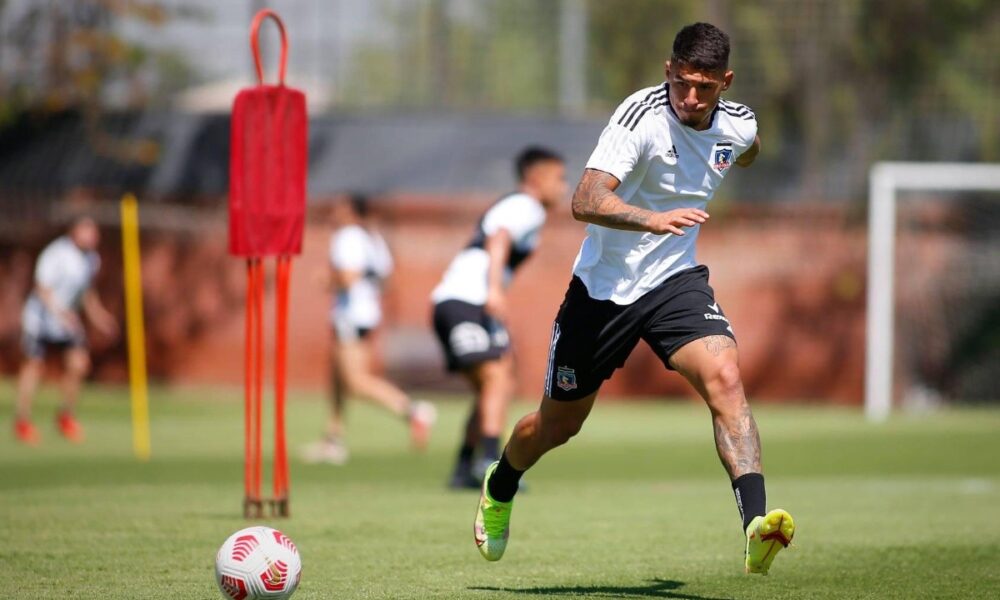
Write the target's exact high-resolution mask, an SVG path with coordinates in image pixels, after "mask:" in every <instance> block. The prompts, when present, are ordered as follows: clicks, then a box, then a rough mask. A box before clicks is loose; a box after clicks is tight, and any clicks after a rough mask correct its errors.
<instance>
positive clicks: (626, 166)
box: [475, 23, 795, 573]
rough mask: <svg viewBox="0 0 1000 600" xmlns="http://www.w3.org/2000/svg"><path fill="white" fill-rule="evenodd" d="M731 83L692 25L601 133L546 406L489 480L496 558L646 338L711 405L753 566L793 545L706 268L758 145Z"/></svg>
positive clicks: (577, 200) (583, 188)
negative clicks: (661, 76)
mask: <svg viewBox="0 0 1000 600" xmlns="http://www.w3.org/2000/svg"><path fill="white" fill-rule="evenodd" d="M732 81H733V72H732V71H730V70H729V37H728V36H727V35H726V34H725V33H723V32H722V31H720V30H719V29H718V28H716V27H715V26H713V25H710V24H707V23H696V24H693V25H689V26H687V27H684V28H683V29H681V31H680V32H679V33H678V34H677V36H676V37H675V39H674V44H673V54H672V56H671V58H670V60H669V61H667V63H666V82H664V83H663V84H660V85H657V86H655V87H652V88H647V89H644V90H640V91H638V92H636V93H634V94H632V95H631V96H629V97H628V98H627V99H626V100H625V101H624V102H623V103H622V104H621V105H620V106H619V107H618V110H616V111H615V113H614V115H613V116H612V117H611V120H610V122H609V123H608V126H607V127H606V128H605V129H604V131H603V133H602V134H601V137H600V140H598V142H597V148H596V149H595V150H594V152H593V154H592V155H591V157H590V160H589V161H588V162H587V168H586V170H585V171H584V174H583V177H582V179H581V180H580V184H579V185H578V187H577V189H576V193H575V194H574V196H573V216H574V217H576V219H577V220H580V221H584V222H587V223H589V224H590V225H588V227H587V237H586V239H585V240H584V242H583V245H582V246H581V248H580V252H579V254H578V255H577V258H576V264H575V265H574V267H573V277H572V281H571V282H570V285H569V290H568V291H567V292H566V298H565V300H564V301H563V304H562V306H561V307H560V308H559V312H558V314H557V315H556V320H555V323H554V324H553V328H552V340H551V344H550V348H549V363H548V370H547V376H546V380H545V392H544V397H543V399H542V404H541V407H540V408H539V409H538V411H536V412H533V413H531V414H529V415H528V416H526V417H524V418H523V419H521V421H520V422H518V424H517V426H516V427H515V428H514V432H513V434H512V435H511V438H510V441H509V442H508V444H507V447H506V448H505V449H504V453H503V456H502V457H501V458H500V460H499V461H498V462H497V463H496V464H495V465H491V466H490V468H489V470H488V471H487V476H486V481H485V483H484V485H483V491H482V496H481V498H480V503H479V511H478V513H477V516H476V523H475V538H476V544H477V546H478V547H479V551H480V553H482V555H483V556H484V557H485V558H486V559H487V560H499V559H500V557H501V556H503V553H504V550H505V549H506V546H507V538H508V535H509V531H510V530H509V522H510V511H511V505H512V502H513V499H514V495H515V493H516V492H517V488H518V481H519V480H520V478H521V475H522V474H523V473H524V472H525V471H526V470H527V469H529V468H531V466H532V465H534V464H535V462H536V461H538V459H539V458H541V457H542V455H544V454H545V453H546V452H548V451H549V450H551V449H553V448H555V447H557V446H559V445H562V444H564V443H566V442H567V441H568V440H569V439H570V438H571V437H572V436H574V435H575V434H576V433H577V432H578V431H579V430H580V428H581V427H582V426H583V422H584V420H586V418H587V415H588V414H589V413H590V409H591V408H592V407H593V404H594V400H595V399H596V398H597V393H598V391H599V390H600V388H601V384H602V383H603V382H604V381H605V380H606V379H607V378H608V377H610V376H611V374H612V373H613V372H614V371H615V369H617V368H619V367H621V366H622V365H623V364H624V363H625V360H626V359H627V358H628V355H629V354H630V353H631V351H632V349H633V348H634V347H635V346H636V344H638V343H639V340H640V339H642V340H644V341H645V342H646V343H647V344H649V345H650V347H652V349H653V351H654V352H656V354H657V355H658V356H659V358H660V360H662V361H663V366H664V367H665V368H667V369H672V370H676V371H678V372H679V373H680V374H681V375H683V376H684V377H685V378H686V379H687V380H688V381H689V382H690V383H691V385H692V386H693V387H694V389H695V390H697V391H698V393H699V394H700V395H701V396H702V398H704V400H705V402H706V404H707V405H708V408H709V410H710V412H711V416H712V423H713V427H714V431H715V445H716V449H717V450H718V454H719V458H720V459H721V460H722V463H723V466H724V467H725V468H726V471H727V472H728V474H729V477H730V479H731V482H732V489H733V492H734V494H735V497H736V505H737V508H738V509H739V512H740V516H741V518H742V520H743V525H742V526H743V531H744V533H745V535H746V549H745V564H746V570H747V572H751V573H767V571H768V569H769V568H770V565H771V561H772V560H774V556H775V555H776V554H777V553H778V551H780V550H781V548H782V547H784V546H786V545H788V543H789V542H790V541H791V538H792V536H793V535H794V530H795V529H794V527H795V526H794V523H793V521H792V518H791V516H790V515H789V514H788V513H787V512H785V511H783V510H781V509H777V510H773V511H771V512H766V509H765V494H764V476H763V475H762V474H761V458H760V436H759V435H758V433H757V424H756V423H755V422H754V418H753V414H751V412H750V405H749V404H748V403H747V399H746V396H745V394H744V393H743V383H742V381H741V378H740V371H739V366H738V354H737V348H736V336H735V334H734V333H733V329H732V327H730V325H729V320H728V319H727V318H726V317H725V315H724V314H723V312H722V309H721V308H720V307H719V304H718V302H717V301H716V300H715V295H714V292H713V291H712V288H711V287H710V286H709V284H708V268H707V267H705V266H702V265H699V264H698V262H697V261H696V260H695V240H696V239H697V237H698V231H699V229H700V226H701V225H702V224H704V223H706V222H707V220H708V213H707V212H705V210H704V209H705V208H706V205H707V203H708V201H709V200H711V198H712V195H713V194H714V193H715V190H716V189H717V188H718V186H719V185H720V184H721V183H722V179H723V177H725V175H726V173H727V172H728V171H729V169H730V168H731V167H732V165H734V164H735V165H739V166H742V167H746V166H749V165H750V164H751V163H752V162H753V161H754V159H755V158H756V156H757V153H758V152H759V150H760V138H759V137H757V119H756V116H755V115H754V113H753V111H751V110H750V109H749V108H748V107H746V106H744V105H742V104H737V103H735V102H729V101H726V100H723V99H722V98H721V94H722V93H723V92H724V91H726V90H727V89H729V86H730V85H731V84H732ZM580 526H581V527H586V524H581V525H580ZM689 533H691V534H692V535H694V536H696V537H697V536H698V534H697V533H696V532H689ZM573 537H574V536H573V532H572V531H567V532H566V538H567V539H568V540H572V539H573Z"/></svg>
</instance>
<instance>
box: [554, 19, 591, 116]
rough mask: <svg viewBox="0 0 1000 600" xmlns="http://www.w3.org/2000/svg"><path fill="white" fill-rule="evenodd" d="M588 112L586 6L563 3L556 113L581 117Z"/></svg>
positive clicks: (560, 22)
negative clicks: (557, 107) (557, 109)
mask: <svg viewBox="0 0 1000 600" xmlns="http://www.w3.org/2000/svg"><path fill="white" fill-rule="evenodd" d="M586 108H587V5H586V4H585V2H584V0H562V2H561V3H560V5H559V111H560V112H561V113H562V114H564V115H573V116H577V115H581V114H583V112H584V110H586Z"/></svg>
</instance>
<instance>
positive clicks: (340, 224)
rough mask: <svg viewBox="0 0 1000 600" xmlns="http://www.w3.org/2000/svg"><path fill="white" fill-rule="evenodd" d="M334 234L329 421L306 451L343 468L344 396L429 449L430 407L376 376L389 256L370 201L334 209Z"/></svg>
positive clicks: (358, 200) (360, 198) (356, 199)
mask: <svg viewBox="0 0 1000 600" xmlns="http://www.w3.org/2000/svg"><path fill="white" fill-rule="evenodd" d="M333 221H334V225H335V228H336V229H335V230H334V232H333V235H332V236H331V238H330V252H329V261H330V269H329V277H328V278H327V280H328V282H329V283H331V284H332V287H333V289H334V290H335V292H334V298H333V306H332V307H331V309H330V322H331V325H332V327H333V336H332V345H333V349H332V377H331V384H332V386H331V387H332V389H331V393H330V416H329V419H328V421H327V427H326V433H325V435H324V438H323V439H322V440H320V442H318V443H317V444H314V445H312V446H310V447H309V448H307V449H306V453H305V458H306V459H307V460H310V461H312V462H328V463H331V464H343V463H345V462H346V461H347V456H348V452H347V446H346V445H345V443H344V403H345V401H346V397H347V395H348V394H353V395H356V396H359V397H361V398H364V399H366V400H369V401H372V402H374V403H376V404H378V405H380V406H382V407H384V408H386V409H387V410H389V411H390V412H392V413H393V414H395V415H396V416H398V417H400V418H402V419H404V420H405V421H406V422H407V423H408V424H409V426H410V436H411V438H412V442H413V445H414V447H416V448H417V449H423V448H424V447H426V445H427V440H428V437H429V435H430V428H431V426H432V425H433V423H434V420H435V418H436V411H435V409H434V406H433V405H432V404H430V403H429V402H424V401H420V400H412V399H411V398H410V396H409V395H407V394H406V393H405V392H403V391H402V390H401V389H399V388H398V387H396V386H395V385H394V384H393V383H392V382H390V381H388V380H386V379H385V378H383V377H381V376H380V375H378V374H377V373H376V372H375V365H374V360H375V351H376V348H375V345H374V343H373V340H372V338H371V335H372V333H373V331H374V330H375V329H376V328H377V327H378V326H379V324H380V323H381V322H382V282H383V280H385V279H386V278H387V277H388V276H389V275H390V274H391V273H392V267H393V264H392V255H391V254H390V253H389V247H388V246H387V245H386V243H385V240H384V239H383V238H382V236H381V234H379V232H378V231H377V229H376V228H375V225H374V222H373V219H372V217H371V215H370V210H369V205H368V200H367V199H366V198H365V197H364V196H360V195H355V196H352V197H351V198H350V200H349V201H342V202H338V203H337V204H335V205H334V208H333Z"/></svg>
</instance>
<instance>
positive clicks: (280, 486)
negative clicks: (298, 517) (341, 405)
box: [274, 256, 292, 516]
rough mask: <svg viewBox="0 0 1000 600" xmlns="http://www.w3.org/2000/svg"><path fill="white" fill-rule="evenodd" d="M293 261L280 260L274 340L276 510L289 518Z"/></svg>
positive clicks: (284, 258) (282, 258) (282, 257)
mask: <svg viewBox="0 0 1000 600" xmlns="http://www.w3.org/2000/svg"><path fill="white" fill-rule="evenodd" d="M291 266H292V265H291V259H290V258H289V257H287V256H279V257H278V266H277V274H276V279H277V302H276V303H275V304H276V309H277V315H276V325H277V327H276V332H275V340H274V356H275V365H274V500H275V507H274V508H275V510H276V512H277V514H279V515H281V516H287V515H288V487H289V486H288V455H287V452H286V447H285V384H286V369H287V364H288V287H289V279H290V276H291Z"/></svg>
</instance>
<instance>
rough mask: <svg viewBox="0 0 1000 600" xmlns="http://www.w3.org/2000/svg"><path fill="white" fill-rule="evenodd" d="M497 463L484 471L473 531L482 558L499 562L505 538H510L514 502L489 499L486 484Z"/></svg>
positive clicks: (505, 543) (504, 547)
mask: <svg viewBox="0 0 1000 600" xmlns="http://www.w3.org/2000/svg"><path fill="white" fill-rule="evenodd" d="M498 464H500V463H499V462H495V463H493V464H491V465H490V466H489V467H488V468H487V469H486V476H485V477H484V478H483V492H482V494H481V495H480V496H479V508H478V509H476V524H475V526H474V527H473V530H474V531H475V534H476V546H477V547H478V548H479V553H480V554H482V555H483V558H485V559H486V560H489V561H494V560H500V559H501V558H502V557H503V553H504V550H506V549H507V538H508V537H510V509H511V507H512V506H513V505H514V501H513V500H511V501H510V502H497V501H496V500H494V499H493V498H490V492H489V489H488V487H487V484H488V483H489V481H490V477H491V476H492V475H493V472H494V471H496V470H497V465H498Z"/></svg>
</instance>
